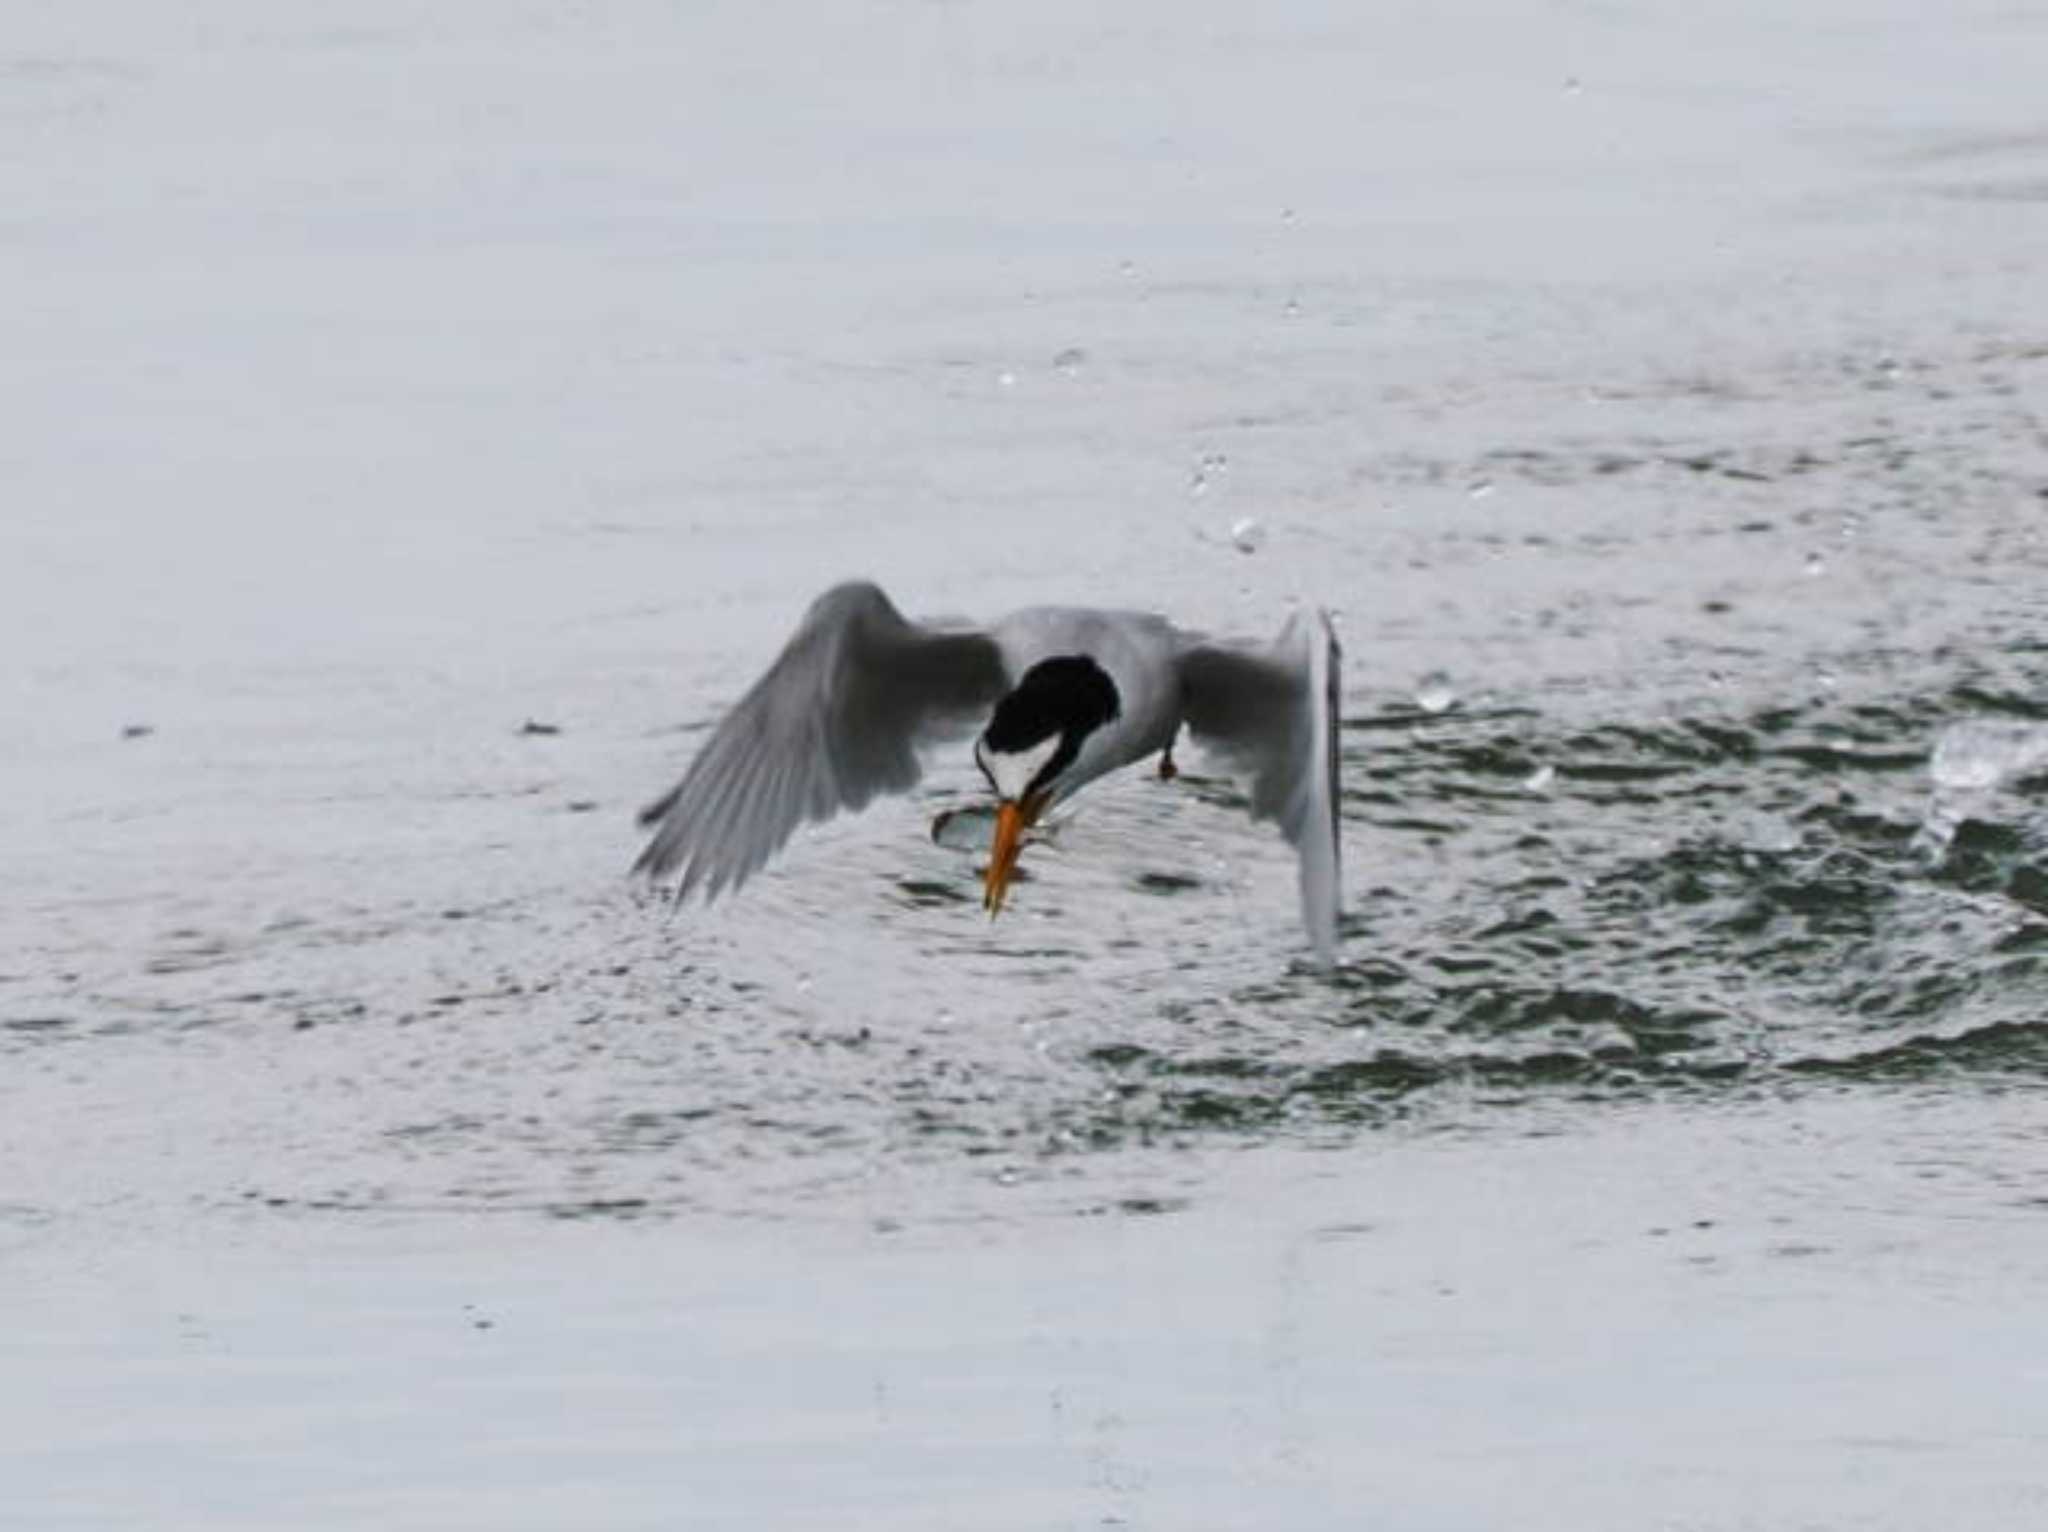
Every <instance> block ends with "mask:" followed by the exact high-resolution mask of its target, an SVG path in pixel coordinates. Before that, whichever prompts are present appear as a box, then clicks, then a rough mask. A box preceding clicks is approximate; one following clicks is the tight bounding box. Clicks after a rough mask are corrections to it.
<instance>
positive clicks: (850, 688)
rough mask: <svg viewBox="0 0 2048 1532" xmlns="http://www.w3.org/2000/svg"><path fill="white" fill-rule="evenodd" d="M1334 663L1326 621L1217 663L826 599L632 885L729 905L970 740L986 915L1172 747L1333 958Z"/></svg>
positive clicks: (657, 828)
mask: <svg viewBox="0 0 2048 1532" xmlns="http://www.w3.org/2000/svg"><path fill="white" fill-rule="evenodd" d="M1339 661H1340V653H1339V650H1338V646H1337V641H1336V638H1335V635H1334V634H1333V633H1332V632H1331V629H1330V625H1329V619H1328V617H1327V616H1326V615H1324V614H1323V613H1320V612H1317V613H1314V614H1300V615H1297V616H1296V617H1295V618H1294V619H1293V620H1292V621H1290V622H1289V623H1288V625H1287V627H1286V629H1285V630H1284V631H1283V632H1282V634H1281V636H1280V638H1279V639H1278V640H1277V641H1276V642H1275V643H1273V644H1272V645H1270V646H1255V645H1246V644H1216V643H1211V642H1209V641H1207V640H1205V639H1202V638H1200V637H1199V636H1197V635H1194V634H1190V633H1186V632H1183V631H1181V630H1180V629H1178V628H1176V627H1174V626H1173V625H1172V624H1171V623H1169V622H1168V621H1167V620H1166V619H1164V618H1163V617H1157V616H1153V615H1151V614H1148V613H1141V612H1121V611H1104V610H1098V609H1094V608H1086V607H1032V608H1028V609H1026V610H1024V611H1020V612H1017V613H1014V614H1012V615H1011V616H1009V617H1005V618H1003V619H1001V620H1000V621H998V622H996V623H994V624H992V625H990V626H989V627H987V628H985V629H975V628H969V627H964V626H960V627H955V626H944V625H937V624H934V625H922V624H918V623H913V622H909V621H906V620H905V619H904V617H903V616H902V615H901V614H900V613H899V612H898V611H897V610H896V608H895V606H894V605H892V604H891V603H890V601H889V598H888V597H887V596H886V595H884V594H883V593H882V591H881V589H880V588H879V587H877V586H875V585H872V584H869V583H866V582H864V581H855V582H849V583H847V584H843V585H837V586H834V587H833V588H832V589H831V590H829V591H827V592H826V593H825V594H824V595H822V596H820V597H819V598H818V599H817V600H816V601H815V602H813V603H812V605H811V608H810V610H809V611H808V612H807V613H806V614H805V616H804V620H803V622H802V623H801V624H800V625H799V626H798V629H797V631H796V633H795V635H794V636H793V637H792V638H791V639H790V641H789V643H788V645H787V646H786V647H785V648H784V650H783V652H782V654H781V656H780V657H779V658H778V659H777V660H776V661H775V663H774V664H773V665H772V666H771V667H769V670H768V672H767V674H766V675H764V676H762V677H761V679H760V680H759V681H757V682H756V683H755V684H754V686H753V687H752V689H751V690H749V691H748V692H747V694H746V695H745V696H744V697H743V698H741V700H740V701H739V702H738V704H736V705H735V706H734V707H733V709H732V711H731V712H729V713H728V714H727V715H726V717H725V718H724V719H723V720H722V721H721V722H720V723H719V725H718V727H717V728H716V729H715V730H714V731H713V732H712V736H711V738H710V740H709V741H708V742H707V743H706V744H705V746H704V748H703V750H702V751H701V752H700V753H699V754H698V756H697V759H696V760H695V761H694V762H693V763H692V764H691V766H690V769H689V771H688V772H687V773H685V774H684V776H683V779H682V781H680V782H679V783H677V784H676V786H675V787H674V788H673V789H672V790H671V791H670V792H669V793H667V794H666V795H665V796H664V797H662V798H661V799H659V800H658V801H657V802H655V803H653V804H652V805H650V806H649V807H648V808H647V810H646V811H645V812H644V813H643V814H642V815H641V819H642V822H643V823H645V824H648V825H651V826H653V827H654V836H653V838H652V839H651V840H650V841H649V842H648V845H647V848H646V850H645V851H643V852H642V853H641V856H640V859H639V861H638V862H637V863H636V864H635V869H634V870H635V871H636V872H640V873H644V874H646V875H647V876H649V877H651V878H656V879H661V878H666V877H669V876H671V875H675V876H676V878H677V880H678V889H679V894H680V896H682V897H687V896H688V895H689V894H691V893H692V892H695V891H697V890H699V889H701V890H702V891H703V892H704V894H705V897H706V898H707V899H710V898H716V897H717V895H718V894H719V893H720V891H722V890H723V889H726V888H729V887H730V888H736V887H738V886H739V885H740V884H741V883H742V882H744V881H745V880H746V879H747V878H748V877H750V876H751V875H752V874H753V873H754V872H755V871H757V870H758V869H759V868H760V867H761V865H762V864H763V863H765V862H766V861H767V860H768V858H769V857H771V856H772V855H774V853H775V852H776V851H778V850H779V849H780V848H781V847H782V845H783V844H784V842H786V841H787V840H788V839H789V836H790V834H791V833H792V832H793V831H794V830H795V829H796V827H797V826H798V825H799V824H801V823H803V822H804V821H806V820H817V819H828V818H830V817H831V816H832V815H834V814H836V813H838V812H840V811H842V810H846V809H860V808H863V807H865V806H866V805H867V803H868V802H869V801H870V800H872V799H873V798H874V797H876V796H877V795H878V794H881V793H885V792H905V791H908V790H909V789H910V787H911V786H913V785H914V784H915V783H916V781H917V779H918V776H919V765H918V757H917V752H918V750H919V748H920V747H922V746H926V745H929V744H931V743H934V742H937V741H939V740H942V739H944V738H945V737H947V736H949V735H954V736H957V735H958V734H961V733H966V732H971V731H972V729H973V728H974V727H975V725H976V723H977V722H983V727H982V731H981V734H980V737H979V738H978V740H977V741H976V746H975V758H976V761H977V763H978V764H979V765H980V767H981V770H982V773H983V775H984V776H986V777H987V778H988V780H989V784H990V786H991V787H993V788H994V789H995V790H996V793H997V796H998V799H999V807H998V820H997V833H996V843H995V846H994V848H993V850H992V852H991V856H990V861H989V869H988V875H987V876H988V898H987V902H988V906H989V909H990V910H991V912H994V911H997V910H1000V909H1001V907H1002V903H1003V899H1004V896H1005V892H1006V890H1007V886H1008V883H1009V880H1010V875H1011V872H1012V870H1013V869H1014V867H1015V865H1016V859H1017V855H1018V853H1019V851H1020V849H1021V836H1022V834H1023V832H1024V831H1025V830H1026V829H1028V828H1030V826H1031V825H1032V824H1033V823H1035V822H1036V821H1037V820H1038V818H1039V817H1040V816H1041V815H1042V814H1043V813H1044V812H1045V811H1046V809H1048V808H1049V807H1051V806H1052V805H1053V804H1055V803H1058V802H1060V801H1062V800H1063V799H1065V798H1067V797H1069V796H1071V795H1072V794H1073V793H1074V792H1075V791H1077V790H1078V789H1079V788H1081V787H1082V786H1084V785H1086V784H1087V783H1088V782H1091V781H1093V780H1094V779H1095V778H1097V777H1099V776H1102V775H1104V774H1105V773H1107V772H1111V771H1115V770H1117V769H1119V768H1120V767H1124V766H1129V765H1133V764H1135V763H1137V762H1139V761H1141V760H1144V759H1145V758H1147V757H1148V756H1153V755H1161V756H1166V753H1167V752H1170V751H1171V749H1172V747H1173V743H1174V740H1175V738H1176V737H1177V735H1178V734H1179V732H1180V730H1181V729H1182V728H1183V727H1185V728H1186V729H1187V730H1188V731H1189V733H1191V734H1192V735H1193V736H1194V737H1195V738H1196V739H1197V740H1198V741H1199V742H1201V743H1203V744H1205V745H1207V746H1209V747H1211V748H1214V749H1217V750H1220V751H1221V753H1222V754H1223V755H1224V756H1225V757H1226V758H1227V759H1229V760H1230V761H1231V763H1232V764H1233V765H1234V766H1236V767H1237V768H1239V769H1240V770H1242V771H1243V773H1244V774H1245V775H1247V776H1248V777H1249V778H1250V779H1251V810H1252V813H1253V815H1254V816H1255V817H1257V818H1261V819H1273V820H1277V821H1278V822H1279V824H1280V827H1281V829H1282V831H1283V832H1284V833H1285V834H1286V836H1287V838H1288V840H1290V841H1291V842H1293V844H1294V846H1295V849H1296V851H1297V852H1298V853H1299V854H1300V856H1301V895H1302V916H1303V920H1304V922H1305V924H1306V925H1307V927H1308V932H1309V936H1310V939H1311V940H1312V941H1313V943H1314V945H1315V948H1316V951H1317V953H1318V955H1319V956H1320V957H1322V958H1323V959H1324V960H1325V961H1328V960H1330V959H1331V958H1332V957H1333V956H1334V952H1335V946H1336V924H1337V916H1338V907H1339V891H1338V872H1339V863H1338V825H1337V743H1338V742H1337V732H1336V731H1337V727H1338V716H1337V712H1338V696H1339V677H1338V667H1339Z"/></svg>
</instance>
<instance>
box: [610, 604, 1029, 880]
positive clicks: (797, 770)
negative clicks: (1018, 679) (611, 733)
mask: <svg viewBox="0 0 2048 1532" xmlns="http://www.w3.org/2000/svg"><path fill="white" fill-rule="evenodd" d="M1005 684H1006V677H1005V673H1004V669H1003V661H1002V654H1001V651H1000V650H999V649H998V647H997V645H996V643H995V641H994V640H993V639H992V638H990V637H989V636H988V635H987V634H984V633H980V632H975V631H971V630H962V631H945V630H941V629H936V628H928V627H924V626H921V625H919V624H917V623H913V622H909V621H907V620H906V619H905V618H904V617H903V615H902V613H900V612H898V611H897V610H896V608H895V606H894V605H893V604H892V603H891V602H890V600H889V598H888V597H887V596H886V595H884V594H883V593H882V591H881V589H880V588H879V587H878V586H875V585H872V584H869V583H867V582H866V581H853V582H849V583H847V584H844V585H836V586H834V587H833V588H832V589H831V590H828V591H827V592H825V594H824V595H822V596H820V597H819V598H818V599H817V600H816V601H815V602H813V603H812V604H811V608H810V610H809V611H808V612H806V613H805V614H804V619H803V621H802V623H800V624H799V625H798V627H797V630H796V634H795V636H793V637H792V638H791V639H790V641H789V643H788V645H787V646H786V647H785V648H784V649H783V651H782V654H781V655H780V656H779V657H778V658H777V659H776V661H775V663H774V664H773V665H771V666H770V667H769V668H768V673H767V674H766V675H764V676H762V677H761V679H760V680H758V681H756V682H755V683H754V685H753V687H752V689H751V690H749V691H748V692H747V694H746V695H745V696H744V697H742V698H741V699H740V701H739V703H738V704H737V705H736V706H735V707H734V708H733V710H732V711H731V712H730V713H728V714H727V715H726V716H725V718H724V719H723V720H722V721H721V722H720V723H719V725H718V727H717V728H716V729H715V730H713V731H712V734H711V738H710V739H709V740H707V741H706V742H705V744H704V747H703V749H702V750H700V751H699V752H698V755H697V758H696V760H695V761H693V762H692V763H691V765H690V769H689V770H688V771H687V772H686V773H684V775H683V779H682V780H681V781H680V782H678V783H677V784H676V785H675V786H674V787H672V788H671V789H669V791H668V792H666V793H664V794H663V795H662V796H661V797H660V798H658V799H656V800H655V801H654V802H653V803H651V804H649V805H648V806H647V808H646V809H644V810H642V812H641V815H640V822H641V823H642V824H643V825H648V826H651V827H652V828H653V830H654V835H653V838H652V839H650V840H649V841H648V843H647V847H646V849H645V850H644V851H642V852H641V853H640V858H639V860H638V861H636V862H635V863H634V864H633V870H634V872H636V873H638V874H642V875H644V876H646V877H648V878H653V879H666V878H669V877H674V878H675V879H676V888H677V894H678V897H680V898H688V897H689V896H690V895H691V894H692V893H694V892H696V891H697V890H698V889H700V888H701V889H702V890H703V892H704V896H705V900H706V902H707V903H708V902H709V901H710V900H713V899H716V898H717V897H718V895H719V894H720V893H722V892H724V891H725V890H726V889H728V888H732V889H736V888H738V887H739V886H740V885H741V884H742V883H744V882H746V880H747V879H748V878H750V877H751V876H753V874H754V873H756V872H758V871H759V870H760V869H761V867H762V865H763V864H764V863H766V862H767V861H768V859H769V858H770V857H772V856H773V855H775V853H776V852H777V851H779V850H781V849H782V847H783V846H784V844H786V843H787V842H788V840H789V837H790V835H791V834H792V833H794V831H795V830H796V828H797V826H799V825H800V824H802V823H804V822H805V821H806V820H822V819H830V818H831V817H832V816H833V815H835V814H837V813H839V812H840V811H841V810H844V809H861V808H865V807H866V806H867V805H868V803H869V802H871V801H872V800H873V799H874V798H875V797H877V796H878V795H880V794H882V793H901V792H907V791H908V790H909V789H910V788H911V787H912V786H914V785H915V784H916V782H917V780H918V777H919V775H920V768H919V765H918V758H917V751H918V747H919V745H921V744H923V743H926V742H928V741H930V740H931V739H933V738H936V737H938V736H941V735H943V734H946V733H948V732H953V731H956V730H958V729H960V728H963V727H968V726H971V725H972V723H973V721H974V718H975V716H976V714H977V713H978V712H979V711H980V710H982V709H985V708H986V707H988V706H990V705H991V704H993V703H994V702H995V700H996V699H997V698H998V697H1000V696H1001V695H1002V692H1003V688H1004V686H1005Z"/></svg>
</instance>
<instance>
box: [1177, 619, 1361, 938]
mask: <svg viewBox="0 0 2048 1532" xmlns="http://www.w3.org/2000/svg"><path fill="white" fill-rule="evenodd" d="M1342 668H1343V650H1342V649H1341V647H1340V646H1339V645H1338V643H1337V635H1336V632H1335V631H1334V630H1333V629H1332V628H1331V626H1330V618H1329V614H1328V613H1326V612H1322V611H1317V612H1314V613H1307V612H1303V613H1297V614H1296V615H1295V616H1294V617H1293V618H1292V619H1291V620H1290V621H1289V622H1288V624H1287V626H1286V628H1285V629H1284V630H1283V631H1282V632H1281V634H1280V637H1279V639H1278V640H1277V641H1276V642H1275V643H1274V644H1273V645H1272V646H1271V647H1270V648H1266V649H1255V648H1250V647H1239V646H1234V645H1224V644H1206V643H1205V644H1194V645H1191V646H1190V647H1189V648H1188V649H1186V650H1185V651H1183V653H1182V655H1181V658H1180V683H1181V709H1182V716H1183V718H1184V720H1185V722H1186V723H1187V727H1188V731H1189V732H1190V733H1191V734H1193V735H1194V736H1195V738H1196V739H1197V741H1199V742H1200V743H1201V744H1202V745H1204V746H1205V747H1206V748H1209V749H1211V750H1215V751H1217V752H1218V753H1220V754H1221V755H1222V756H1223V757H1224V758H1225V759H1226V760H1227V761H1229V762H1230V763H1231V764H1232V765H1233V766H1235V767H1236V768H1237V769H1238V770H1240V771H1241V772H1243V773H1244V775H1245V776H1247V777H1248V778H1250V782H1251V811H1252V816H1253V817H1254V818H1255V819H1270V820H1274V821H1275V822H1277V823H1278V824H1279V826H1280V830H1281V833H1282V834H1284V835H1285V836H1286V837H1287V840H1288V842H1289V844H1291V845H1292V846H1293V847H1294V849H1295V851H1296V853H1297V854H1298V855H1299V857H1300V859H1301V917H1302V922H1303V924H1304V925H1306V926H1307V927H1308V934H1309V940H1310V941H1311V942H1312V943H1313V944H1314V946H1315V950H1316V956H1317V957H1318V958H1319V959H1320V960H1321V961H1322V962H1323V963H1325V964H1328V963H1331V962H1334V961H1335V959H1336V952H1337V920H1338V917H1339V916H1340V915H1341V914H1342V912H1343V910H1342V906H1343V898H1342V874H1343V862H1342V846H1341V835H1340V828H1339V823H1338V802H1339V799H1338V793H1339V787H1338V778H1337V757H1338V747H1339V744H1340V741H1339V739H1338V728H1339V724H1340V721H1341V720H1340V712H1339V709H1340V701H1341V696H1342V681H1343V677H1342Z"/></svg>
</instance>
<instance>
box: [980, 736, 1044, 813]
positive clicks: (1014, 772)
mask: <svg viewBox="0 0 2048 1532" xmlns="http://www.w3.org/2000/svg"><path fill="white" fill-rule="evenodd" d="M1059 747H1060V737H1059V735H1057V734H1052V735H1048V736H1047V737H1046V738H1044V739H1042V740H1040V741H1039V742H1038V743H1037V744H1035V745H1029V746H1026V747H1025V748H1024V749H1022V750H1014V751H1012V750H991V749H989V748H988V746H987V745H985V744H976V745H975V747H974V754H975V758H976V759H977V760H979V761H980V762H981V769H982V770H983V771H985V772H987V773H988V779H989V781H990V782H991V783H993V784H994V786H995V790H996V796H997V797H999V798H1008V799H1010V800H1011V801H1012V802H1014V801H1015V800H1017V799H1019V798H1021V797H1023V796H1024V789H1026V788H1027V787H1029V786H1030V785H1031V779H1032V778H1033V777H1035V776H1037V775H1038V774H1039V772H1040V771H1042V770H1044V769H1045V763H1046V762H1047V761H1049V760H1051V759H1052V756H1053V752H1054V751H1055V750H1057V749H1059Z"/></svg>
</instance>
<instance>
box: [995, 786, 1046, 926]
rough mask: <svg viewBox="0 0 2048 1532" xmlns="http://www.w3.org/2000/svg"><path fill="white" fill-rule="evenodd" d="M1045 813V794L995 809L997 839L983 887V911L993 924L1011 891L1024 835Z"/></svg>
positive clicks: (1003, 804)
mask: <svg viewBox="0 0 2048 1532" xmlns="http://www.w3.org/2000/svg"><path fill="white" fill-rule="evenodd" d="M1044 809H1045V794H1043V793H1034V794H1032V795H1031V796H1030V797H1028V798H1026V799H1025V800H1024V801H1023V802H1022V803H1012V802H1009V801H1008V800H1007V799H1006V800H1005V801H1003V802H1002V803H1000V804H998V805H996V838H995V844H994V845H992V846H991V847H990V848H989V853H988V872H987V874H986V877H985V879H984V881H983V884H982V898H981V903H982V907H983V908H984V909H986V910H987V911H988V913H989V918H990V919H991V920H993V919H994V918H995V917H996V916H998V915H1000V914H1002V912H1003V899H1004V897H1005V896H1006V895H1007V894H1008V893H1009V891H1010V878H1011V875H1012V874H1014V873H1015V872H1016V870H1017V858H1018V856H1019V855H1020V854H1022V852H1023V850H1024V832H1025V831H1026V830H1028V829H1030V828H1031V827H1032V826H1033V825H1035V824H1037V823H1038V816H1039V814H1041V813H1042V812H1043V811H1044Z"/></svg>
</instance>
